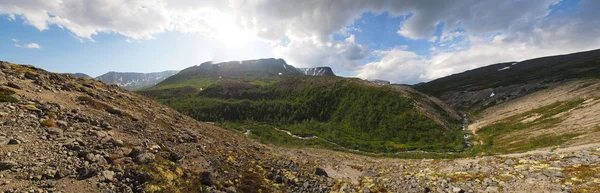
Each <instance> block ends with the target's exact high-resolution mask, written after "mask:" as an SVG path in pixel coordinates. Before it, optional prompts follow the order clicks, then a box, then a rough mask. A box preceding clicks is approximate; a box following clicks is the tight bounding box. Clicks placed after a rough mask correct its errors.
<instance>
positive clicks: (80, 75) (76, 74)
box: [63, 73, 92, 78]
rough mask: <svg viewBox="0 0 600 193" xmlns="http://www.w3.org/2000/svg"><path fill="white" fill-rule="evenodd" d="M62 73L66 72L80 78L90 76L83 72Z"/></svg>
mask: <svg viewBox="0 0 600 193" xmlns="http://www.w3.org/2000/svg"><path fill="white" fill-rule="evenodd" d="M63 74H68V75H72V76H76V77H81V78H92V77H91V76H90V75H87V74H85V73H63Z"/></svg>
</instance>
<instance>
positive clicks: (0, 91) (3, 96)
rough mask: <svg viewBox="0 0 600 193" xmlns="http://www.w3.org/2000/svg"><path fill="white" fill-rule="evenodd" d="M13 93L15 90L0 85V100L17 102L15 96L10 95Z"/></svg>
mask: <svg viewBox="0 0 600 193" xmlns="http://www.w3.org/2000/svg"><path fill="white" fill-rule="evenodd" d="M13 94H15V91H13V90H11V89H8V88H3V87H0V102H11V103H15V102H19V100H18V99H17V98H15V97H13V96H12V95H13Z"/></svg>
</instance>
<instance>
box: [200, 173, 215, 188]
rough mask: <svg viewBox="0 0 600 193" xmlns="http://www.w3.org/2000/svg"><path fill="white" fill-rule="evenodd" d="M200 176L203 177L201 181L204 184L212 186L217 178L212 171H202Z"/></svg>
mask: <svg viewBox="0 0 600 193" xmlns="http://www.w3.org/2000/svg"><path fill="white" fill-rule="evenodd" d="M200 177H201V179H200V183H202V184H204V185H207V186H212V185H213V183H214V182H215V179H214V177H213V176H212V174H211V173H210V172H202V173H201V174H200Z"/></svg>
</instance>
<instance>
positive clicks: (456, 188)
mask: <svg viewBox="0 0 600 193" xmlns="http://www.w3.org/2000/svg"><path fill="white" fill-rule="evenodd" d="M452 192H457V193H461V192H465V191H464V190H462V189H461V188H459V187H453V188H452Z"/></svg>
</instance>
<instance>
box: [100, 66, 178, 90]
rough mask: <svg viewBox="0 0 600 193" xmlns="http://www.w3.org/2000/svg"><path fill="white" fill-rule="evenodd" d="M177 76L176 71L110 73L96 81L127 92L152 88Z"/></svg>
mask: <svg viewBox="0 0 600 193" xmlns="http://www.w3.org/2000/svg"><path fill="white" fill-rule="evenodd" d="M175 74H177V71H174V70H168V71H163V72H152V73H136V72H108V73H106V74H103V75H100V76H98V77H96V79H97V80H100V81H102V82H105V83H108V84H114V85H117V86H120V87H122V88H125V89H127V90H141V89H145V88H148V87H152V86H154V85H156V84H157V83H159V82H161V81H163V80H165V79H167V78H168V77H170V76H173V75H175Z"/></svg>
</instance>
